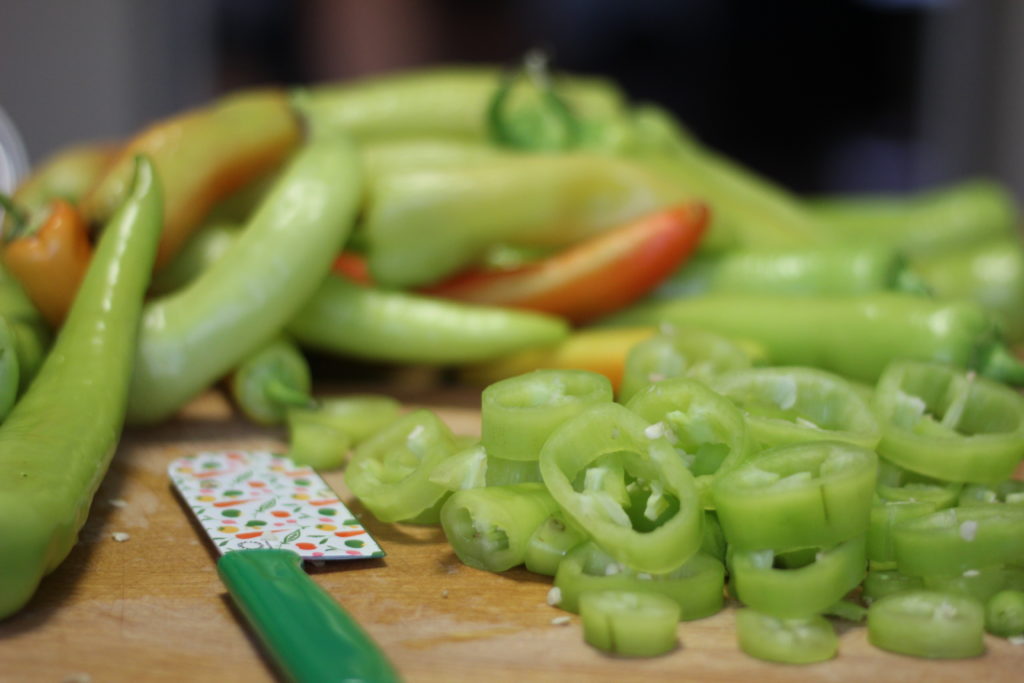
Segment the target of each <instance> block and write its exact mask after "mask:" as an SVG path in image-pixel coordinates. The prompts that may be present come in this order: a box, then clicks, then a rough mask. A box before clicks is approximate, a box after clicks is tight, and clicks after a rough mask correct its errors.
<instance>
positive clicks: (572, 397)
mask: <svg viewBox="0 0 1024 683" xmlns="http://www.w3.org/2000/svg"><path fill="white" fill-rule="evenodd" d="M612 399H613V393H612V385H611V382H609V381H608V378H607V377H605V376H604V375H599V374H597V373H596V372H590V371H587V370H534V371H533V372H528V373H526V374H523V375H517V376H516V377H510V378H508V379H505V380H501V381H500V382H495V383H494V384H491V385H489V386H488V387H487V388H486V389H484V390H483V393H482V394H481V397H480V442H481V443H482V444H483V446H484V449H485V450H486V451H487V454H488V455H489V456H494V457H496V458H503V459H506V460H537V458H538V457H539V456H540V449H541V446H543V445H544V442H545V441H546V440H547V438H548V436H550V435H551V433H552V432H553V431H554V430H555V429H556V428H557V427H558V426H559V425H561V424H562V423H563V422H565V421H566V420H568V419H569V418H571V417H573V416H574V415H578V414H579V413H580V412H582V411H583V410H584V409H585V408H587V407H588V406H591V405H596V404H599V403H611V401H612Z"/></svg>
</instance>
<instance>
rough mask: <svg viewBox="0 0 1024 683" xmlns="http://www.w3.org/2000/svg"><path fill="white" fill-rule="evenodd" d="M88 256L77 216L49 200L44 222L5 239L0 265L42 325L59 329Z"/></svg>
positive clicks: (86, 235)
mask: <svg viewBox="0 0 1024 683" xmlns="http://www.w3.org/2000/svg"><path fill="white" fill-rule="evenodd" d="M92 251H93V247H92V242H91V241H90V239H89V228H88V226H87V225H86V223H85V220H84V219H83V218H82V215H81V213H79V211H78V209H76V208H75V207H74V206H73V205H72V204H70V203H69V202H67V201H66V200H63V199H55V200H53V201H52V202H51V203H50V205H49V207H48V209H46V213H45V217H44V218H42V219H41V220H39V221H33V222H32V223H29V224H27V225H25V226H24V228H23V229H22V230H20V231H19V230H17V229H15V230H13V231H11V232H9V233H8V235H7V239H6V242H5V244H4V248H3V260H4V265H5V266H6V267H7V270H9V271H10V272H11V273H12V274H13V275H14V277H16V278H17V279H18V280H19V281H20V282H21V285H22V287H24V289H25V292H26V294H28V296H29V298H30V299H31V300H32V303H33V304H35V306H36V307H37V308H38V309H39V310H40V312H41V313H42V314H43V316H44V317H45V318H46V320H47V322H48V323H49V324H50V325H51V326H52V327H59V326H60V324H61V323H62V322H64V316H66V315H67V312H68V309H69V308H70V307H71V302H72V301H74V298H75V293H76V292H77V291H78V286H79V284H80V283H81V282H82V278H83V277H85V271H86V270H87V269H88V268H89V260H90V259H91V258H92Z"/></svg>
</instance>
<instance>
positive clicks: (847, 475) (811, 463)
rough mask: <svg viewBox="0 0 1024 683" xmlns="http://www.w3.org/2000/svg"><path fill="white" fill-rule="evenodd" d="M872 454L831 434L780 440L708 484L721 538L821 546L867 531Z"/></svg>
mask: <svg viewBox="0 0 1024 683" xmlns="http://www.w3.org/2000/svg"><path fill="white" fill-rule="evenodd" d="M877 461H878V458H877V456H876V455H875V454H874V452H873V451H870V450H868V449H866V448H861V447H859V446H855V445H853V444H849V443H842V442H838V441H818V442H810V443H805V444H795V445H791V446H781V447H779V448H774V449H771V450H769V451H765V452H764V453H761V454H759V455H757V456H756V457H755V458H754V459H753V460H750V461H748V462H746V463H744V464H742V465H740V466H739V467H738V468H736V469H734V470H732V471H731V472H726V473H725V474H722V475H721V476H719V477H718V478H717V479H716V480H715V483H714V486H713V487H712V492H713V495H714V499H715V506H716V512H717V513H718V521H719V522H721V524H722V530H723V531H724V532H725V538H726V540H727V541H728V542H729V543H730V545H733V546H735V547H736V548H738V549H749V550H762V549H764V548H772V549H773V550H775V551H776V552H782V551H785V550H793V549H798V548H808V547H820V548H826V547H831V546H834V545H838V544H839V543H842V542H843V541H846V540H849V539H851V538H854V537H855V536H860V535H862V534H865V533H867V530H868V524H869V520H870V516H871V501H872V498H873V496H874V488H875V477H876V472H877Z"/></svg>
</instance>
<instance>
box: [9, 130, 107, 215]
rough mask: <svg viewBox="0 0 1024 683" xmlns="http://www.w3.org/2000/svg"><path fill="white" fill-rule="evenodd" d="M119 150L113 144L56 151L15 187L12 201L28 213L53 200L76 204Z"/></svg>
mask: <svg viewBox="0 0 1024 683" xmlns="http://www.w3.org/2000/svg"><path fill="white" fill-rule="evenodd" d="M118 147H119V146H118V144H117V143H112V142H88V143H83V144H80V145H74V146H71V147H67V148H65V149H62V150H60V151H58V152H57V153H56V154H54V155H53V156H51V157H49V158H47V159H45V160H43V162H42V163H40V164H39V166H38V167H37V168H35V169H34V170H33V171H32V173H31V174H30V175H29V176H28V177H27V178H25V179H24V180H23V181H22V182H21V183H19V184H18V187H17V189H15V191H14V200H15V201H17V202H18V203H19V204H21V205H22V206H24V207H26V208H27V209H28V210H29V211H34V210H36V209H39V208H43V207H45V206H46V205H47V204H49V203H50V202H51V201H52V200H54V199H63V200H65V201H68V202H71V203H72V204H76V203H78V201H79V200H81V199H82V197H84V196H85V195H86V193H88V192H89V190H90V189H91V188H92V186H93V185H95V184H96V182H97V181H98V180H99V178H100V177H101V176H102V175H103V173H104V172H105V171H106V170H107V168H108V167H109V166H110V164H111V163H112V162H113V161H114V159H115V158H116V156H117V153H118Z"/></svg>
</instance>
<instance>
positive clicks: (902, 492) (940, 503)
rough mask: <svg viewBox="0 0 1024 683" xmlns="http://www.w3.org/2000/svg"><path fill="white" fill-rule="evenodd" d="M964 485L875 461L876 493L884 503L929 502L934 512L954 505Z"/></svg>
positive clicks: (880, 460)
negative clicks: (876, 469) (876, 468)
mask: <svg viewBox="0 0 1024 683" xmlns="http://www.w3.org/2000/svg"><path fill="white" fill-rule="evenodd" d="M962 488H963V485H962V484H960V483H958V482H950V481H942V480H941V479H933V478H932V477H926V476H924V475H923V474H918V473H916V472H911V471H910V470H905V469H903V468H902V467H900V466H899V465H895V464H893V463H891V462H889V461H888V460H886V459H885V458H879V459H878V484H877V486H876V487H875V493H877V494H878V498H879V499H880V500H881V501H883V502H886V503H931V504H932V505H933V506H934V509H935V510H943V509H945V508H950V507H953V506H955V505H956V504H957V502H958V501H959V497H960V491H961V489H962Z"/></svg>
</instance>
